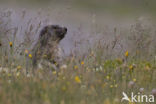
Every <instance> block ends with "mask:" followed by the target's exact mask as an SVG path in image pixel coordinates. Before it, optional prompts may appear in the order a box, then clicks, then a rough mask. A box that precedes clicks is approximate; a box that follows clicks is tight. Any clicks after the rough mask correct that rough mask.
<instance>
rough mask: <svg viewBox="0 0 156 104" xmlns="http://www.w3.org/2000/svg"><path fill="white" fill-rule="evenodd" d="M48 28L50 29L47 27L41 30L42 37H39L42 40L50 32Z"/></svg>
mask: <svg viewBox="0 0 156 104" xmlns="http://www.w3.org/2000/svg"><path fill="white" fill-rule="evenodd" d="M48 27H49V26H45V27H44V28H43V29H42V30H41V32H40V35H39V37H40V38H41V37H43V36H44V35H45V34H46V33H47V32H48Z"/></svg>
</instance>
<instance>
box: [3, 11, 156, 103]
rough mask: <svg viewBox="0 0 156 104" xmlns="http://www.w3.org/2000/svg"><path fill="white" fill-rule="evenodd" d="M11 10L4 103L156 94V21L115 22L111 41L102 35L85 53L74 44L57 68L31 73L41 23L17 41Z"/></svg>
mask: <svg viewBox="0 0 156 104" xmlns="http://www.w3.org/2000/svg"><path fill="white" fill-rule="evenodd" d="M23 13H24V12H23ZM10 15H11V12H10V11H9V12H6V13H5V15H3V16H2V15H0V16H1V17H0V41H1V46H0V103H1V104H121V98H122V92H123V91H124V92H126V93H127V94H129V93H131V92H134V93H138V92H141V93H143V94H147V95H149V94H154V95H156V94H155V92H152V90H153V91H154V89H155V87H156V83H155V82H156V77H155V76H156V57H155V52H156V47H155V40H153V39H155V38H154V37H155V34H154V33H155V30H153V29H154V27H153V28H149V26H148V27H147V26H146V25H144V24H143V23H142V22H140V21H137V22H136V24H134V25H133V26H132V28H131V29H130V31H126V32H125V31H119V30H118V29H117V28H115V29H114V30H113V38H112V39H111V40H110V41H109V42H108V43H104V42H103V40H98V41H96V42H95V44H93V45H92V46H91V47H88V51H86V52H84V53H81V48H79V50H80V53H77V51H76V50H75V51H76V52H75V53H72V54H71V55H70V56H68V57H66V59H65V60H64V64H65V65H64V66H62V67H61V68H60V70H59V71H58V72H56V71H52V70H51V71H50V70H46V69H38V70H36V71H35V73H34V74H33V73H32V72H31V70H32V68H31V59H32V57H33V56H32V54H31V51H30V47H31V45H32V44H33V40H32V39H31V36H32V34H34V32H36V31H38V29H39V27H40V24H41V23H39V24H38V27H37V28H35V27H33V25H31V23H28V24H27V25H26V27H28V28H26V29H25V32H24V33H25V37H24V39H23V41H22V42H19V40H18V39H17V31H19V28H16V27H15V28H13V29H8V24H7V23H6V22H3V20H4V18H5V19H6V18H7V19H8V20H7V21H9V20H10V19H9V18H10ZM22 16H23V15H22ZM153 31H154V32H153ZM118 34H119V35H118ZM123 34H124V35H123ZM125 34H126V35H125ZM93 35H94V34H93ZM95 35H96V33H95ZM102 36H103V34H102ZM100 39H104V38H100ZM28 43H29V44H28ZM26 69H29V73H26ZM125 103H126V102H125ZM142 104H143V103H142Z"/></svg>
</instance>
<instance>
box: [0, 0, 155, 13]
mask: <svg viewBox="0 0 156 104" xmlns="http://www.w3.org/2000/svg"><path fill="white" fill-rule="evenodd" d="M0 3H1V4H10V5H14V4H15V5H16V6H17V5H19V6H23V5H25V6H31V7H34V6H36V7H47V6H67V7H69V8H72V9H78V10H82V11H92V12H99V13H104V12H108V13H111V14H115V15H121V16H123V15H131V14H132V15H137V14H142V13H144V14H150V15H153V16H155V15H156V12H155V10H156V0H1V2H0Z"/></svg>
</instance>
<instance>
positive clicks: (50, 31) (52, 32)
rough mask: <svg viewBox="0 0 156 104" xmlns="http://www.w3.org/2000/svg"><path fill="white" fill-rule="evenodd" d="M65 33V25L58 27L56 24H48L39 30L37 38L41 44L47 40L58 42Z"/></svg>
mask: <svg viewBox="0 0 156 104" xmlns="http://www.w3.org/2000/svg"><path fill="white" fill-rule="evenodd" d="M66 33H67V28H66V27H60V26H58V25H48V26H45V27H44V28H43V29H42V30H41V32H40V35H39V39H40V40H41V44H42V45H44V44H46V43H47V42H48V41H50V42H52V41H57V42H59V41H60V40H62V39H63V38H64V37H65V35H66Z"/></svg>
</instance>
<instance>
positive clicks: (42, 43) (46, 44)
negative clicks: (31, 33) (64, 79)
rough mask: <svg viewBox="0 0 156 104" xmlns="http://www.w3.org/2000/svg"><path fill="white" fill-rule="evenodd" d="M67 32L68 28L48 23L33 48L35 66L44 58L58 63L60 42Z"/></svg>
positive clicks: (52, 62)
mask: <svg viewBox="0 0 156 104" xmlns="http://www.w3.org/2000/svg"><path fill="white" fill-rule="evenodd" d="M66 33H67V28H65V27H60V26H58V25H48V26H45V27H44V28H43V29H42V30H41V32H40V35H39V39H38V41H37V43H36V44H35V45H34V48H33V50H32V52H33V66H34V67H36V66H37V65H38V63H39V62H40V61H41V60H42V59H44V60H45V61H46V62H48V63H51V64H54V63H57V60H58V59H57V58H58V56H57V54H58V44H59V42H60V41H61V40H62V39H63V38H64V36H65V35H66ZM45 61H44V62H45ZM42 63H43V61H42Z"/></svg>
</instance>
